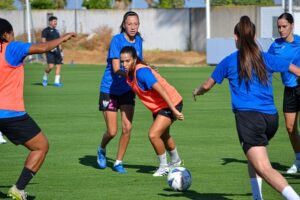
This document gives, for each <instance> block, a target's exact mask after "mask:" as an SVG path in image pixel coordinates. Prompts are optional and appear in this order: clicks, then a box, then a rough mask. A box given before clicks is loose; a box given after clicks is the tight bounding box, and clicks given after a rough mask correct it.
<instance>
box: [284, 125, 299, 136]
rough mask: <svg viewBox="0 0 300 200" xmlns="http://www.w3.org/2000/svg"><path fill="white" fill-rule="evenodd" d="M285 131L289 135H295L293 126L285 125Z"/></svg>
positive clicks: (295, 131) (295, 130)
mask: <svg viewBox="0 0 300 200" xmlns="http://www.w3.org/2000/svg"><path fill="white" fill-rule="evenodd" d="M286 130H287V132H288V134H289V135H294V134H297V132H298V131H297V128H295V126H294V125H292V124H287V125H286Z"/></svg>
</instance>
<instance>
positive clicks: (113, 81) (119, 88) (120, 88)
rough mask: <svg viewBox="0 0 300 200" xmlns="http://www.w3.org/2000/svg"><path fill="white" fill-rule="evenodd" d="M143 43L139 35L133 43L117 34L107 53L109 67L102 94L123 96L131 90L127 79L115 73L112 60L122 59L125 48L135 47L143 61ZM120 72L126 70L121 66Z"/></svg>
mask: <svg viewBox="0 0 300 200" xmlns="http://www.w3.org/2000/svg"><path fill="white" fill-rule="evenodd" d="M142 43H143V39H142V38H141V37H140V36H138V35H136V36H135V42H133V43H132V42H129V41H127V39H126V38H125V35H124V33H120V34H117V35H115V36H114V37H113V38H112V40H111V42H110V46H109V50H108V53H107V66H106V69H105V71H104V74H103V77H102V81H101V85H100V92H104V93H108V94H113V95H121V94H124V93H125V92H128V91H130V90H131V88H130V87H129V85H128V84H127V83H126V80H125V78H124V77H122V76H120V75H118V74H115V73H114V72H113V67H112V60H113V59H120V52H121V50H122V48H123V47H125V46H133V47H134V48H135V50H136V51H137V55H138V57H139V59H140V60H142V59H143V52H142V49H143V46H142ZM120 70H124V67H123V66H122V65H121V66H120Z"/></svg>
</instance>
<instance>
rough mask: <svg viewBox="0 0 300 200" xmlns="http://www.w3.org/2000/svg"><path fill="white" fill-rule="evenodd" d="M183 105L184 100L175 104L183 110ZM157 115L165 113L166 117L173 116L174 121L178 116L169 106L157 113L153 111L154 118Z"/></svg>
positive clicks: (178, 108) (179, 109)
mask: <svg viewBox="0 0 300 200" xmlns="http://www.w3.org/2000/svg"><path fill="white" fill-rule="evenodd" d="M182 107H183V102H182V101H181V102H180V103H179V104H177V105H176V106H175V108H176V109H177V110H178V111H179V112H181V111H182ZM157 115H163V116H165V117H169V118H171V119H172V120H173V121H175V120H176V119H177V118H176V116H174V115H173V113H172V111H171V110H170V109H169V108H164V109H161V110H160V111H158V112H157V113H153V119H155V118H156V117H157Z"/></svg>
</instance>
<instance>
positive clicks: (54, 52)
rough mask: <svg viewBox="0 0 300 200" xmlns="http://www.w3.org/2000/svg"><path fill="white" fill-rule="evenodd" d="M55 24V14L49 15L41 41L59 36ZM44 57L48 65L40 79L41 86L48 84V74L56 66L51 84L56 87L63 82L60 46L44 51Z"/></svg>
mask: <svg viewBox="0 0 300 200" xmlns="http://www.w3.org/2000/svg"><path fill="white" fill-rule="evenodd" d="M56 26H57V17H55V16H51V17H49V26H48V27H47V28H45V29H44V30H43V31H42V42H46V41H51V40H55V39H57V38H59V37H60V34H59V32H58V30H57V29H56ZM46 57H47V63H48V66H47V67H46V69H45V71H44V76H43V81H42V84H43V86H44V87H46V86H47V85H48V76H49V73H50V72H51V71H52V69H53V67H54V66H56V70H55V79H54V84H53V86H56V87H61V86H63V84H62V83H61V81H60V78H61V77H60V76H61V68H62V64H63V52H62V46H61V45H58V46H56V47H54V48H53V49H51V50H50V51H49V52H47V53H46Z"/></svg>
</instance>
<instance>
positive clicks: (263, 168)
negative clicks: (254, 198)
mask: <svg viewBox="0 0 300 200" xmlns="http://www.w3.org/2000/svg"><path fill="white" fill-rule="evenodd" d="M272 170H273V168H272V166H270V165H264V164H261V165H258V166H256V168H255V171H256V172H257V173H258V174H259V175H260V176H262V177H265V176H266V175H267V174H268V173H270V172H271V171H272Z"/></svg>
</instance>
